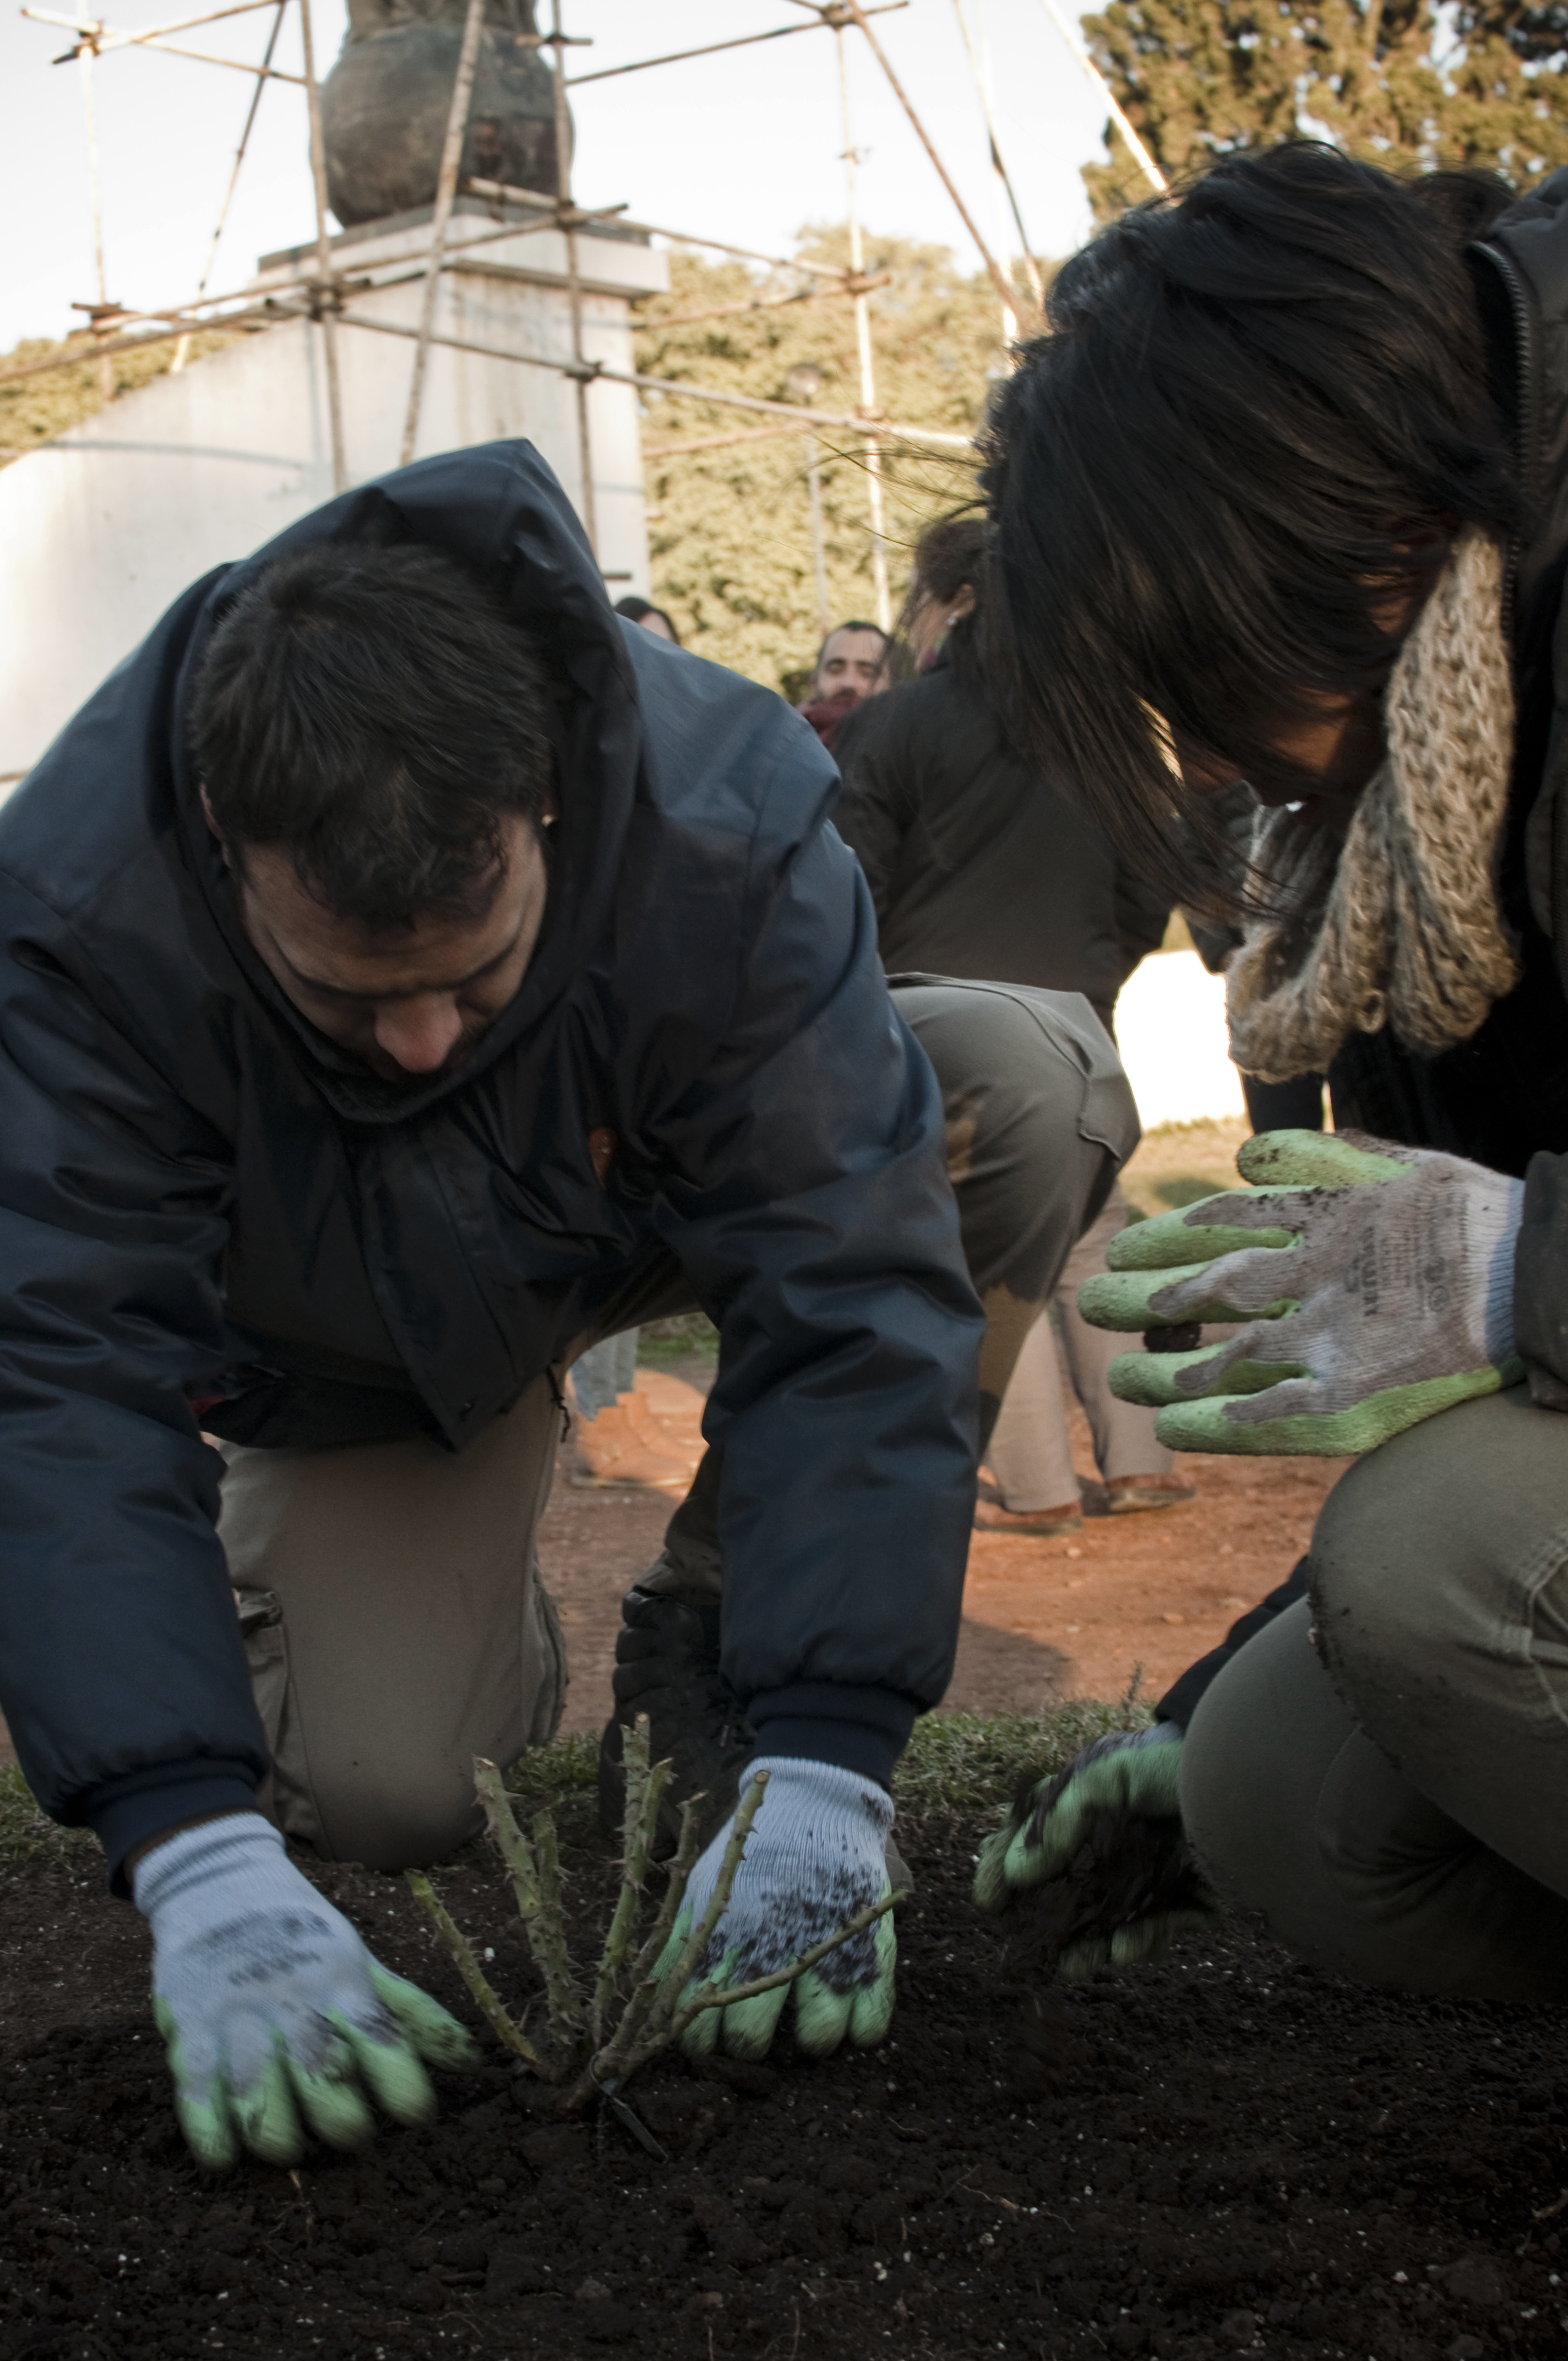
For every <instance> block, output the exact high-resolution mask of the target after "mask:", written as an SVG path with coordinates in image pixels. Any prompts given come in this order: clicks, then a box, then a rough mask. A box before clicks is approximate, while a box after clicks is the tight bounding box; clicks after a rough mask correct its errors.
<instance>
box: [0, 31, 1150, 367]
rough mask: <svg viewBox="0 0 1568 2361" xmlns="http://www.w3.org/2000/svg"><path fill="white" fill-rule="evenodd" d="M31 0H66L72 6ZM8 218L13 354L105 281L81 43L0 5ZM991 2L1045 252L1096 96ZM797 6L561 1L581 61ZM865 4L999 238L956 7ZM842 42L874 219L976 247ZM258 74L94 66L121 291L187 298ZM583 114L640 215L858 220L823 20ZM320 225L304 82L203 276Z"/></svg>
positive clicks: (111, 254)
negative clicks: (71, 49)
mask: <svg viewBox="0 0 1568 2361" xmlns="http://www.w3.org/2000/svg"><path fill="white" fill-rule="evenodd" d="M40 5H45V6H49V7H52V8H53V9H55V10H56V11H57V13H59V14H61V15H65V16H70V15H71V14H72V12H73V7H74V5H75V0H40ZM95 5H98V6H101V7H103V8H104V10H105V21H106V22H107V23H109V24H110V25H111V26H115V27H143V26H148V25H152V24H159V23H167V22H168V21H169V20H170V19H171V18H173V17H176V16H187V15H193V14H195V13H196V11H197V9H198V7H200V6H201V5H203V0H162V5H159V0H95ZM975 5H977V0H970V7H971V10H972V9H973V7H974V6H975ZM1067 5H1069V8H1071V7H1072V6H1073V0H1067ZM0 9H3V10H4V11H5V13H4V14H3V15H0V93H3V95H0V124H3V133H4V136H3V137H0V217H3V218H4V219H5V221H7V222H8V223H9V224H10V225H11V228H10V231H9V233H8V236H7V242H6V243H7V251H6V257H5V270H4V273H3V274H0V351H3V350H5V349H6V348H7V347H8V346H10V345H12V344H13V343H15V341H16V339H17V338H18V337H21V336H26V335H59V334H60V333H61V332H62V331H63V330H64V329H65V328H66V327H68V326H71V325H72V324H79V323H80V321H81V318H82V314H81V313H73V312H72V311H71V303H72V302H86V301H90V300H92V299H93V296H94V294H95V292H96V289H95V284H94V271H93V243H92V231H91V216H90V211H89V206H88V200H87V178H86V164H85V156H86V147H85V137H84V131H83V115H82V90H81V80H80V74H79V71H78V69H77V67H76V66H75V65H74V64H64V65H51V63H50V62H49V60H51V58H53V57H54V56H56V55H57V54H58V53H59V51H60V49H63V48H64V46H65V44H66V42H67V40H68V39H69V38H70V37H69V35H68V34H65V33H62V32H60V31H59V30H57V28H55V27H51V26H49V25H45V24H38V23H35V22H32V21H29V20H27V18H24V17H23V16H20V15H19V14H18V13H17V11H16V0H0ZM983 10H984V26H985V31H986V35H987V38H988V41H989V47H990V53H991V61H992V79H993V83H994V86H995V89H996V92H997V105H998V114H999V127H1000V131H1001V137H1002V144H1003V151H1004V153H1005V155H1006V159H1007V163H1008V169H1009V170H1010V172H1011V173H1012V175H1013V178H1014V185H1015V187H1016V189H1017V191H1018V194H1019V198H1020V202H1021V204H1022V207H1023V212H1024V219H1025V225H1026V227H1027V229H1028V232H1029V236H1030V239H1031V241H1032V243H1033V245H1034V247H1035V248H1036V251H1037V252H1039V253H1043V254H1062V253H1066V252H1068V251H1069V250H1070V248H1071V247H1073V246H1075V245H1077V244H1078V243H1079V242H1080V239H1081V238H1082V237H1083V236H1084V235H1085V233H1086V231H1087V228H1088V211H1087V207H1086V205H1085V203H1084V197H1083V189H1082V183H1081V181H1080V178H1079V167H1080V164H1082V163H1083V162H1084V161H1086V160H1087V159H1091V158H1092V157H1095V156H1097V155H1099V154H1100V153H1101V144H1100V142H1101V130H1102V123H1103V118H1104V109H1103V105H1102V102H1101V101H1100V99H1099V97H1098V95H1097V93H1095V92H1094V91H1093V90H1092V88H1091V85H1090V84H1089V83H1088V82H1087V81H1086V80H1085V78H1084V76H1083V74H1082V72H1081V71H1080V68H1079V67H1078V65H1077V64H1076V63H1075V62H1074V60H1073V58H1072V55H1071V53H1070V51H1069V49H1068V48H1067V47H1066V45H1065V44H1064V42H1063V40H1062V38H1061V37H1060V35H1059V33H1058V31H1057V30H1056V28H1055V27H1054V26H1053V24H1052V23H1051V20H1050V17H1049V16H1048V15H1047V9H1046V5H1045V0H983ZM804 14H805V11H804V10H802V9H800V8H799V7H798V6H797V5H795V0H566V18H565V21H566V28H567V30H568V31H569V32H576V33H579V34H585V35H587V36H589V37H591V38H592V41H593V44H594V46H593V48H592V49H577V50H575V51H574V52H573V53H572V58H573V63H572V66H571V67H570V68H569V69H568V71H575V72H577V73H587V72H589V71H593V69H594V68H595V67H598V66H605V65H614V64H619V63H620V62H621V61H622V60H630V59H633V58H641V57H649V56H653V55H657V54H659V53H661V52H663V51H665V50H668V49H685V48H695V47H696V46H698V45H699V44H700V43H702V42H704V41H708V40H718V39H725V38H733V37H734V36H735V35H737V34H740V33H747V32H753V31H756V32H761V31H764V30H766V29H767V28H769V27H772V26H775V25H780V24H787V23H789V22H790V21H791V20H792V18H793V17H795V16H797V15H801V16H803V15H804ZM289 16H290V21H289V22H288V24H287V25H286V27H285V29H284V33H283V36H282V39H281V41H280V47H279V51H278V55H277V60H276V62H277V63H278V64H280V65H281V66H285V67H289V68H291V69H293V70H296V71H297V70H298V65H299V32H298V27H297V22H296V21H295V20H296V17H297V11H296V10H294V9H291V10H290V12H289ZM270 21H271V18H270V14H269V11H267V10H258V12H257V13H255V14H253V15H249V16H236V17H234V18H232V19H231V20H229V21H228V22H227V23H225V24H221V25H214V26H211V27H203V28H202V29H201V30H200V31H199V32H195V33H187V34H185V35H184V36H183V37H182V38H184V39H185V40H186V41H188V42H190V43H192V45H194V46H197V47H201V48H205V49H213V50H220V51H222V52H224V53H225V54H227V55H230V56H236V57H248V58H259V56H260V54H261V50H262V47H263V45H264V42H265V39H266V29H267V27H268V26H269V23H270ZM873 21H874V23H875V27H876V30H877V32H878V34H879V36H880V37H881V38H882V40H883V44H884V46H885V48H886V50H887V54H888V57H889V59H890V60H891V62H892V64H893V65H894V70H895V71H896V72H897V73H898V74H899V76H900V78H901V79H902V80H903V81H904V82H905V88H906V90H907V92H908V94H909V96H910V97H911V99H912V100H913V102H914V104H915V105H916V109H917V111H918V112H919V113H920V115H922V117H923V118H924V120H925V123H926V126H927V130H928V131H929V133H930V134H931V137H932V138H933V140H934V141H935V143H936V145H937V148H938V152H939V153H940V155H941V156H942V159H943V161H944V163H945V165H946V166H947V169H948V171H949V173H950V174H951V175H952V177H953V179H954V180H955V181H957V182H958V184H959V188H960V190H961V192H963V195H964V199H965V202H966V203H967V204H968V205H969V207H970V211H971V213H972V214H973V215H974V217H975V218H976V220H977V221H978V222H979V224H980V225H981V232H982V235H985V236H996V235H997V225H996V198H995V194H994V187H993V181H992V174H991V171H990V168H989V165H988V162H987V159H986V150H985V134H984V124H983V119H982V116H981V109H980V103H979V100H978V97H977V95H976V92H975V85H974V82H973V78H972V76H971V74H970V68H969V64H968V60H967V59H966V55H965V51H964V49H963V45H962V42H961V39H960V37H959V26H958V19H957V16H956V12H955V0H909V5H908V6H907V7H906V8H905V9H903V10H902V11H900V12H899V13H897V14H894V15H888V16H879V17H877V18H875V19H874V20H873ZM971 21H972V18H971ZM314 23H315V27H316V36H315V38H316V47H317V54H318V62H319V63H320V65H321V67H322V70H323V71H324V68H325V65H326V64H327V63H330V61H331V60H332V59H333V58H334V56H335V55H336V53H337V49H338V44H339V42H340V40H341V38H342V36H343V28H344V23H345V16H344V9H343V5H342V0H315V5H314ZM175 38H181V37H179V36H176V37H175ZM847 38H848V40H849V46H850V68H851V91H852V104H853V109H854V136H855V144H856V146H857V148H859V149H860V150H861V154H862V157H863V162H862V167H861V211H862V214H863V217H864V219H865V221H866V223H867V225H868V226H869V227H870V228H872V229H873V230H882V231H884V232H887V233H890V234H891V233H897V234H899V235H901V236H912V237H916V238H922V239H927V240H931V241H936V242H939V243H941V244H943V245H950V246H952V247H955V249H956V250H957V251H958V252H959V254H960V255H963V256H965V257H966V258H969V259H970V260H971V261H973V260H975V259H976V257H975V255H974V249H973V247H972V246H971V245H970V240H969V238H968V236H967V235H966V233H965V231H964V228H963V225H962V223H961V222H960V221H959V217H958V215H957V214H956V212H955V211H954V208H953V205H952V203H951V200H950V199H949V198H948V195H947V193H946V192H945V191H944V189H943V188H942V186H941V183H940V181H938V177H937V175H936V173H935V172H934V171H933V170H932V168H931V165H930V162H929V160H928V159H927V156H926V155H925V153H924V151H923V150H922V148H920V146H919V144H918V142H917V140H916V136H915V134H914V132H913V131H912V129H911V128H910V126H909V124H908V122H907V120H906V118H905V115H903V114H902V113H901V111H900V110H899V108H898V105H897V103H896V101H895V100H894V97H893V95H892V93H891V92H890V91H889V89H888V86H887V84H886V82H885V81H884V80H883V75H882V71H881V69H880V68H879V67H878V65H877V64H876V61H875V60H874V59H873V58H872V55H871V52H870V50H869V49H867V48H866V46H865V44H864V42H863V41H862V40H861V38H859V36H854V35H851V36H849V37H847ZM253 87H254V84H253V81H252V78H251V77H250V76H249V75H247V74H240V73H236V72H234V71H227V70H225V69H223V68H221V67H216V66H207V65H199V64H195V63H192V62H188V61H186V60H181V59H177V58H172V57H169V56H167V55H160V56H155V55H153V54H151V53H149V52H148V51H146V50H137V49H131V50H125V51H121V52H120V53H118V54H111V55H109V56H107V57H104V59H102V60H100V62H99V64H98V67H97V69H96V73H95V89H96V100H97V115H98V137H99V151H100V182H101V190H102V202H103V216H104V247H105V259H106V267H107V279H108V292H109V295H110V297H111V298H112V299H113V300H114V301H115V302H122V303H125V304H127V305H130V306H132V307H133V308H145V307H149V306H152V305H156V304H159V303H169V302H175V301H178V300H181V299H182V298H183V297H185V296H187V295H188V294H189V293H190V292H191V291H193V289H194V287H195V284H196V281H197V280H198V277H199V275H200V272H201V269H202V266H203V261H204V259H205V257H206V251H207V247H208V244H209V241H210V239H211V236H212V233H213V227H214V222H215V219H216V215H217V211H218V207H219V204H220V203H221V200H222V196H223V192H224V188H225V184H226V181H227V179H228V174H229V170H230V166H231V163H232V160H233V154H234V148H235V144H236V140H237V138H238V136H239V132H240V127H241V125H242V123H243V120H244V115H245V111H246V108H247V105H248V104H249V99H250V93H251V91H252V88H253ZM573 108H574V113H575V115H576V126H577V162H576V195H577V197H578V199H579V201H580V202H581V203H587V204H609V203H618V202H620V201H621V200H626V201H628V202H629V203H630V209H631V212H632V213H633V214H635V215H636V216H637V217H639V218H640V219H641V220H644V221H650V222H653V223H656V224H659V225H668V226H669V227H671V228H673V229H677V230H685V231H690V232H693V233H697V232H707V233H708V234H709V235H711V236H717V237H723V238H728V239H729V240H731V241H732V242H733V243H735V244H737V245H740V246H750V247H759V248H761V249H762V250H764V251H766V252H770V253H787V252H788V250H789V247H790V245H791V242H792V241H793V239H794V237H795V233H796V231H797V230H799V229H800V228H801V227H802V226H803V225H806V224H807V223H810V222H819V221H838V220H841V219H842V218H843V215H844V168H843V164H842V161H841V151H842V148H843V144H844V143H843V137H842V133H841V129H840V118H839V89H838V80H837V69H836V64H835V59H834V36H833V35H832V34H831V33H830V32H826V31H821V30H808V31H806V32H803V33H801V34H799V35H797V36H795V37H792V38H789V39H786V40H779V41H770V42H767V43H764V44H762V46H760V47H758V48H754V49H739V50H733V51H731V52H729V54H728V55H721V56H718V57H713V58H707V59H699V60H695V61H694V62H691V63H688V64H684V65H672V66H663V67H659V68H656V69H654V70H652V71H649V72H647V73H642V74H629V75H627V76H625V77H624V78H622V79H620V80H616V81H610V82H598V83H592V84H589V85H588V86H587V87H586V88H584V89H582V90H580V91H578V92H576V93H575V94H574V98H573ZM312 235H313V216H312V212H311V188H310V173H309V169H308V163H307V154H306V144H305V107H304V97H303V93H302V92H301V91H299V90H298V89H296V88H294V87H293V86H291V85H290V84H287V83H282V82H274V83H272V84H270V85H269V88H268V90H267V92H266V94H265V96H264V97H263V99H262V103H261V108H260V114H259V118H258V126H257V129H256V132H255V134H254V135H253V137H252V142H251V148H250V152H249V155H248V157H247V163H246V168H245V171H244V173H243V175H242V177H241V181H240V186H239V192H238V194H237V196H236V201H235V204H234V207H233V209H232V211H231V214H230V217H229V225H228V228H227V230H226V232H225V239H224V244H223V247H222V249H221V256H220V259H219V263H218V266H217V269H216V272H215V275H214V279H213V280H212V281H211V282H210V284H211V286H212V288H213V289H214V291H221V290H222V289H224V288H228V287H237V286H240V285H243V283H244V281H245V280H246V278H247V275H248V273H249V271H250V269H251V268H252V266H253V264H254V262H255V258H256V257H257V255H258V253H262V252H266V251H268V250H269V249H270V248H273V247H280V246H288V245H293V244H296V243H298V242H299V241H301V240H302V239H304V238H306V237H309V236H312Z"/></svg>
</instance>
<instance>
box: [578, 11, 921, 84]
mask: <svg viewBox="0 0 1568 2361" xmlns="http://www.w3.org/2000/svg"><path fill="white" fill-rule="evenodd" d="M908 5H909V0H882V5H880V7H875V8H868V9H867V11H866V14H867V16H892V14H893V12H894V9H895V8H907V7H908ZM832 21H833V20H832V18H831V17H830V16H818V17H817V18H816V19H815V21H814V22H813V23H811V24H808V25H775V26H774V27H773V31H772V32H771V33H742V34H740V36H739V37H738V38H736V39H735V40H732V41H709V42H707V44H706V45H705V47H703V48H702V49H671V50H670V51H669V52H668V54H667V55H666V56H664V57H662V58H633V59H632V60H631V61H630V64H629V65H624V66H599V67H598V68H597V69H596V70H595V71H594V72H592V73H586V74H574V75H573V76H572V79H571V81H570V82H568V83H567V85H566V87H567V89H568V90H579V89H580V88H581V87H582V85H583V83H584V82H613V81H614V79H615V77H616V76H617V75H618V74H629V73H642V72H645V71H646V70H647V68H648V67H649V66H681V65H685V63H686V62H687V60H689V59H691V58H716V57H717V56H718V53H719V51H720V49H754V48H755V47H756V44H757V43H758V42H759V41H783V40H786V39H787V38H789V36H790V34H791V33H819V32H820V31H821V30H822V28H823V27H824V26H825V25H828V24H831V23H832Z"/></svg>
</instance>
